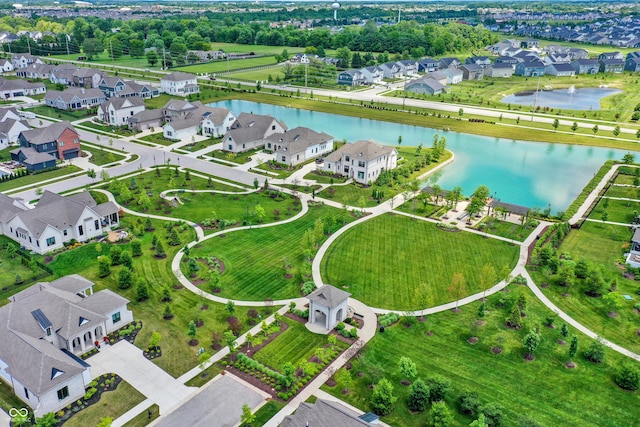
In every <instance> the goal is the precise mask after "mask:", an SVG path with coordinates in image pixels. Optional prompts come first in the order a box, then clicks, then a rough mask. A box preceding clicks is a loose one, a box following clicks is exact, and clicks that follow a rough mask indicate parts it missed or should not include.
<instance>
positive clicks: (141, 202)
mask: <svg viewBox="0 0 640 427" xmlns="http://www.w3.org/2000/svg"><path fill="white" fill-rule="evenodd" d="M136 203H137V204H138V206H140V209H142V210H143V211H147V210H149V206H150V205H151V199H150V198H149V196H148V195H147V193H146V192H145V191H143V192H141V193H140V195H139V196H138V201H137V202H136Z"/></svg>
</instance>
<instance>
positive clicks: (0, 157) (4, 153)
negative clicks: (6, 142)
mask: <svg viewBox="0 0 640 427" xmlns="http://www.w3.org/2000/svg"><path fill="white" fill-rule="evenodd" d="M16 148H18V146H17V145H10V146H9V147H7V148H4V149H2V150H0V162H6V161H8V160H11V152H12V151H13V150H15V149H16Z"/></svg>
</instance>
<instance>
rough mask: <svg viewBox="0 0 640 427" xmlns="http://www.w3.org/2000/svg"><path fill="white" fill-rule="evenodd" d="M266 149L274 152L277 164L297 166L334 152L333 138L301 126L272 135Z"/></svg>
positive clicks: (268, 139) (268, 138)
mask: <svg viewBox="0 0 640 427" xmlns="http://www.w3.org/2000/svg"><path fill="white" fill-rule="evenodd" d="M265 148H266V149H267V150H271V151H273V152H274V160H275V161H276V162H278V163H284V164H286V165H289V166H295V165H299V164H301V163H304V162H307V161H309V160H311V159H315V158H317V157H320V156H324V155H325V154H327V153H330V152H331V151H333V136H331V135H327V134H326V133H324V132H316V131H314V130H312V129H309V128H306V127H301V126H299V127H297V128H295V129H289V130H287V131H286V132H284V133H283V134H277V133H276V134H272V135H270V136H269V137H267V142H266V145H265Z"/></svg>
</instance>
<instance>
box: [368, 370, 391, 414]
mask: <svg viewBox="0 0 640 427" xmlns="http://www.w3.org/2000/svg"><path fill="white" fill-rule="evenodd" d="M397 400H398V398H397V397H395V396H394V395H393V385H391V382H390V381H389V380H387V379H386V378H383V379H381V380H380V381H379V382H378V384H376V386H375V387H374V388H373V395H372V396H371V401H370V402H369V403H370V405H371V410H372V411H373V412H374V413H375V414H377V415H382V416H384V415H389V414H390V413H391V412H392V411H393V409H394V407H395V403H396V401H397Z"/></svg>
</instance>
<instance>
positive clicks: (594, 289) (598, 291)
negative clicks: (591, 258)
mask: <svg viewBox="0 0 640 427" xmlns="http://www.w3.org/2000/svg"><path fill="white" fill-rule="evenodd" d="M584 285H585V293H586V294H587V295H589V296H591V297H594V298H597V297H599V296H601V295H602V293H603V292H604V279H603V278H602V271H601V270H600V268H599V267H592V268H590V269H589V272H588V274H587V278H586V279H585V281H584Z"/></svg>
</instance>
